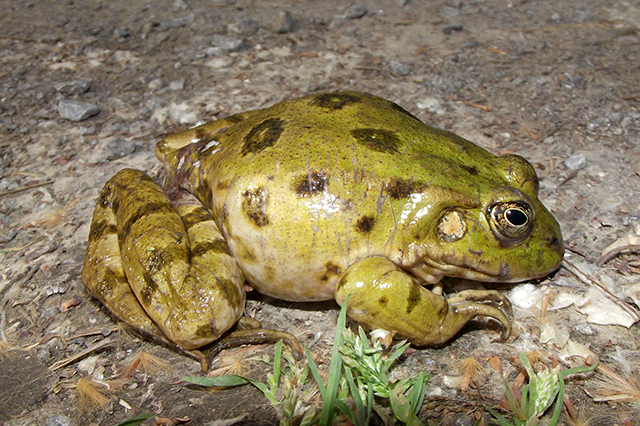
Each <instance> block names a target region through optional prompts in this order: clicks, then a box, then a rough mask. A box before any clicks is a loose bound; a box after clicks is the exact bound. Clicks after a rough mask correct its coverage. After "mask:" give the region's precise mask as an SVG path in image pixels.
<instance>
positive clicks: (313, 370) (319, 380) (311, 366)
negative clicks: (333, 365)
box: [304, 346, 327, 401]
mask: <svg viewBox="0 0 640 426" xmlns="http://www.w3.org/2000/svg"><path fill="white" fill-rule="evenodd" d="M304 352H305V355H306V356H307V365H308V366H309V370H310V371H311V375H312V376H313V378H314V379H315V381H316V384H317V385H318V389H319V390H320V396H321V397H322V400H323V401H324V399H325V393H326V392H327V388H326V387H325V386H324V383H322V377H320V372H319V371H318V366H317V365H316V363H315V361H314V360H313V357H312V356H311V352H310V351H309V348H308V347H307V346H305V347H304Z"/></svg>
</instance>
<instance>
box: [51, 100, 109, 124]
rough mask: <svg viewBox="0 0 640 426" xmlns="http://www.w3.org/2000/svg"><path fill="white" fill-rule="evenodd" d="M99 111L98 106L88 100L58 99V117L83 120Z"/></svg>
mask: <svg viewBox="0 0 640 426" xmlns="http://www.w3.org/2000/svg"><path fill="white" fill-rule="evenodd" d="M99 112H100V107H99V106H97V105H95V104H91V103H89V102H79V101H72V100H69V99H60V102H59V103H58V113H59V114H60V117H62V118H65V119H67V120H71V121H83V120H86V119H87V118H89V117H93V116H94V115H96V114H98V113H99Z"/></svg>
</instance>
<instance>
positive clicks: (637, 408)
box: [0, 0, 640, 426]
mask: <svg viewBox="0 0 640 426" xmlns="http://www.w3.org/2000/svg"><path fill="white" fill-rule="evenodd" d="M0 10H2V12H1V13H0V23H1V25H0V28H1V29H0V63H1V64H2V66H1V67H0V82H1V84H0V135H1V136H0V152H1V153H2V155H1V156H0V264H1V268H0V311H1V321H0V333H1V339H2V343H3V345H4V346H3V351H2V353H1V354H0V355H1V357H0V401H1V402H2V403H1V404H0V423H2V422H4V423H3V424H4V425H7V426H8V425H47V426H55V425H86V424H92V423H93V424H100V425H114V424H117V423H118V422H119V421H122V420H124V419H126V418H128V417H130V416H132V415H134V414H137V413H141V412H150V413H154V414H156V415H157V416H158V417H165V418H174V419H175V418H190V419H192V421H193V423H192V424H195V425H218V424H234V423H237V424H278V416H277V412H276V410H274V409H273V408H272V407H271V405H270V404H269V402H268V401H267V400H266V399H265V398H264V396H263V395H262V393H261V392H260V391H258V390H257V389H255V388H253V387H249V386H245V387H240V388H234V389H229V390H223V391H207V390H203V389H201V388H198V387H195V386H191V385H187V384H186V383H185V382H182V381H181V378H182V377H184V376H186V375H196V374H199V372H200V370H199V366H198V364H197V363H196V362H195V361H193V360H192V359H190V358H187V357H185V356H183V355H181V354H178V353H176V352H173V351H171V350H169V349H166V348H164V347H162V346H159V345H157V344H154V343H150V342H147V341H145V340H143V339H139V338H137V337H135V336H132V335H130V334H127V333H121V332H119V331H118V330H119V328H118V327H117V326H116V324H115V322H114V321H113V320H112V319H111V318H110V317H109V316H108V315H107V314H106V312H105V311H104V309H102V308H101V307H100V305H99V304H98V303H97V302H96V301H95V300H94V299H92V298H91V297H89V295H88V293H87V291H86V290H85V289H84V287H83V285H82V283H81V281H80V272H81V267H82V262H83V258H84V250H85V246H86V239H87V234H88V230H89V222H90V218H91V213H92V211H93V207H94V204H95V199H96V197H97V194H98V192H99V191H100V189H101V187H102V186H103V184H104V183H105V182H106V181H107V180H108V179H109V178H110V177H111V176H112V175H113V174H115V173H116V172H117V171H118V170H119V169H122V168H124V167H133V168H137V169H141V170H145V171H147V172H149V173H150V174H151V175H152V176H154V177H158V176H160V175H161V168H160V165H159V163H158V162H157V161H156V160H155V158H154V156H153V148H154V145H155V143H156V142H157V141H158V140H159V139H160V138H162V137H163V136H164V135H166V134H168V133H171V132H174V131H177V130H180V129H184V128H187V127H189V126H192V125H194V124H196V123H199V122H203V121H207V120H212V119H215V118H216V117H223V116H226V115H229V114H233V113H237V112H240V111H243V110H246V109H255V108H261V107H265V106H268V105H270V104H273V103H275V102H278V101H281V100H283V99H288V98H292V97H297V96H300V95H305V94H309V93H314V92H320V91H329V90H338V89H348V90H359V91H366V92H370V93H373V94H376V95H380V96H382V97H384V98H387V99H390V100H392V101H394V102H396V103H398V104H399V105H401V106H403V107H404V108H405V109H407V110H408V111H410V112H411V113H413V114H414V115H416V116H417V117H419V118H420V119H422V120H423V121H425V122H426V123H428V124H430V125H433V126H436V127H440V128H444V129H447V130H450V131H453V132H456V133H458V134H460V135H461V136H464V137H466V138H468V139H470V140H472V141H474V142H476V143H478V144H479V145H481V146H483V147H485V148H487V149H489V150H490V151H492V152H494V153H497V154H504V153H509V152H517V153H519V154H521V155H523V156H524V157H526V158H527V159H529V161H531V163H532V164H534V166H535V167H536V170H537V172H538V174H539V176H540V178H541V191H540V193H541V194H540V197H541V199H542V200H543V201H544V203H545V204H546V205H547V206H548V207H549V209H550V210H551V211H552V212H553V213H554V215H555V216H556V218H557V219H558V221H559V222H560V224H561V226H562V230H563V236H564V239H565V241H566V246H567V248H568V253H567V258H566V260H568V261H569V262H570V264H568V266H567V268H568V269H567V268H562V269H561V270H560V271H558V272H557V273H556V274H555V275H554V276H552V277H550V278H549V279H547V280H543V281H542V282H539V283H536V286H535V287H533V286H530V285H529V286H527V285H524V286H523V285H520V286H518V287H517V288H516V289H515V290H513V291H511V288H510V287H504V286H503V287H499V288H500V289H502V290H503V291H505V292H506V293H508V294H509V296H510V297H511V298H512V299H513V301H514V304H515V305H516V306H515V310H514V325H515V329H514V333H513V336H512V337H511V338H510V339H509V340H508V341H507V342H506V343H503V342H499V341H497V340H496V337H497V335H498V334H497V328H496V327H494V326H492V324H487V323H486V322H482V321H480V322H475V323H474V324H471V325H469V326H468V327H466V328H465V329H464V330H463V331H462V332H461V333H460V334H459V335H458V336H457V338H456V339H455V340H453V341H451V342H450V343H449V344H447V345H445V346H444V347H441V348H426V349H418V350H415V351H414V350H412V351H411V353H408V354H407V355H406V356H404V357H403V358H402V359H401V360H400V362H399V364H398V365H397V366H396V367H395V370H394V371H395V374H397V375H398V377H401V376H411V375H415V374H417V373H418V372H419V371H422V370H426V371H427V372H428V373H430V374H431V375H432V376H433V377H432V379H431V380H430V381H429V382H428V384H427V398H426V401H425V405H424V407H423V410H422V412H421V417H422V418H423V419H424V420H425V421H427V420H429V421H431V422H432V424H443V425H444V424H446V425H454V424H455V425H471V424H476V423H475V422H476V421H477V419H478V418H479V417H478V416H480V415H483V416H484V421H485V424H487V423H486V422H487V421H488V419H489V416H488V414H487V413H486V410H485V408H484V407H485V405H489V406H496V405H497V404H498V403H499V401H500V399H501V397H502V395H503V393H504V386H503V384H502V377H505V378H506V379H507V380H508V381H509V382H512V381H514V380H515V379H516V377H517V375H518V372H519V371H521V367H520V364H519V362H518V360H517V353H518V352H526V353H529V354H533V355H532V356H533V357H534V359H535V362H536V363H537V364H539V365H546V366H547V367H554V366H556V365H560V366H561V367H570V366H578V365H583V364H584V360H585V358H586V357H591V359H593V360H598V361H599V362H601V363H602V365H603V366H606V367H607V368H608V369H610V370H611V371H612V372H615V373H617V374H618V375H619V380H618V381H617V382H616V384H615V385H614V386H613V387H614V389H611V386H609V387H607V386H605V384H606V383H607V382H606V381H607V380H609V381H611V380H615V379H610V377H611V376H609V375H607V374H603V373H602V372H600V373H598V375H597V376H594V377H591V378H581V379H580V380H575V381H571V382H569V383H568V386H567V398H568V400H569V401H570V403H571V404H572V405H571V406H572V407H573V410H574V411H575V412H576V413H577V414H576V416H577V415H581V414H582V415H588V414H591V415H593V416H594V419H595V420H594V421H593V422H592V423H591V424H608V425H614V424H618V425H631V424H640V384H639V383H640V382H639V381H638V380H639V379H640V376H638V373H637V372H638V371H639V370H640V336H639V332H638V326H637V325H633V324H634V322H635V321H636V320H637V318H638V314H637V309H638V304H639V298H640V279H639V275H638V272H639V270H640V269H639V268H640V259H639V258H638V255H637V249H638V244H639V243H638V237H639V234H640V198H639V195H640V190H639V188H640V167H639V166H638V165H639V164H640V148H639V146H640V138H639V133H640V111H638V107H639V106H640V66H639V64H640V32H639V31H640V3H638V2H637V1H614V0H596V1H593V0H580V1H574V0H571V1H569V0H556V1H546V0H538V1H536V0H529V1H527V0H447V1H435V0H408V1H406V0H404V1H403V0H361V1H359V2H357V3H353V4H346V3H344V2H342V1H336V0H327V1H313V0H279V1H276V0H274V1H251V0H209V1H205V0H170V1H169V0H156V1H153V2H152V1H124V0H110V1H98V0H93V1H90V0H66V1H57V2H46V1H34V0H0ZM71 101H79V102H83V103H84V104H77V103H74V102H71ZM612 244H614V246H612ZM612 250H613V251H612ZM603 253H608V254H609V256H607V258H606V259H601V261H600V262H598V260H599V259H600V257H601V256H602V255H603ZM571 265H573V266H571ZM576 274H577V275H576ZM581 274H584V276H583V277H582V278H580V277H579V275H581ZM600 286H602V287H604V288H606V289H607V291H608V293H605V292H603V291H602V290H599V288H600ZM254 293H255V292H254ZM250 299H251V300H250V301H249V306H248V308H251V309H252V310H253V311H254V312H255V314H256V317H257V318H258V319H260V320H261V321H262V322H263V324H264V325H265V326H267V327H269V326H270V327H273V328H279V329H286V330H288V331H291V332H292V333H294V334H295V335H296V336H298V338H299V339H300V341H301V342H302V343H303V344H306V345H308V346H309V347H310V349H311V350H312V351H313V352H314V353H316V354H317V356H318V359H319V360H320V361H323V360H324V361H328V358H329V354H330V351H331V344H332V342H333V332H334V330H335V319H336V317H337V312H338V308H337V305H336V304H334V303H323V304H318V305H304V304H292V303H283V302H278V301H274V300H270V299H263V298H260V296H259V295H257V294H251V295H250ZM12 348H13V349H12ZM16 348H21V349H20V350H18V349H16ZM142 350H144V351H146V352H149V353H150V354H152V355H155V356H157V357H160V358H161V359H164V360H166V361H168V362H169V365H170V368H169V369H167V370H166V371H156V372H147V373H145V372H142V371H136V372H134V373H132V374H131V375H130V376H128V377H124V376H122V372H123V370H124V368H125V365H126V364H127V363H129V362H131V360H132V359H133V358H134V356H135V355H136V354H138V353H139V352H140V351H142ZM269 354H273V346H271V345H267V346H264V347H258V348H256V347H252V348H248V349H244V348H243V349H241V350H240V351H235V352H231V354H226V355H223V357H221V359H220V360H218V363H220V364H223V363H225V361H224V359H225V358H226V359H227V361H226V362H229V363H232V364H237V365H236V367H238V368H239V371H240V373H241V374H245V375H249V376H252V377H255V378H258V379H264V377H265V374H266V371H269V370H270V368H271V367H270V366H269V365H267V364H265V363H264V362H262V361H260V360H259V359H258V358H259V357H262V356H266V355H269ZM469 357H471V358H474V359H476V360H477V361H478V362H479V363H480V365H482V366H483V367H484V373H482V374H480V375H479V376H478V377H477V378H476V380H475V381H474V382H473V383H471V386H470V388H469V389H468V390H466V391H463V390H462V389H461V376H463V372H462V371H461V370H460V364H459V362H460V360H463V359H466V358H469ZM496 360H499V361H500V366H501V369H498V368H497V367H496ZM490 361H491V362H490ZM325 365H326V364H325ZM236 371H238V370H236ZM83 377H89V378H91V379H93V380H94V381H98V382H103V383H108V384H109V386H110V389H109V391H108V392H107V393H105V395H106V400H105V401H103V402H105V403H104V405H103V406H102V407H97V406H94V405H91V404H90V403H85V404H83V403H82V401H81V400H80V398H78V396H77V394H76V392H77V389H76V388H77V386H76V384H77V383H78V380H80V379H81V378H83ZM607 377H609V379H608V378H607ZM100 386H101V385H100ZM625 386H627V387H625ZM100 389H103V390H106V388H104V387H101V388H100ZM634 392H635V393H634ZM621 393H622V394H623V396H624V398H623V397H622V396H620V394H621ZM616 395H618V396H617V397H616ZM612 398H613V399H615V398H617V399H615V400H612ZM306 403H307V404H308V405H313V404H314V403H317V400H313V399H312V400H309V401H306ZM225 419H227V420H229V421H228V422H224V423H223V422H221V421H222V420H225ZM234 419H235V420H234ZM546 419H547V420H543V422H544V421H548V416H547V418H546ZM563 421H564V424H572V423H570V419H569V417H565V420H563ZM152 423H153V420H148V421H147V422H146V423H145V424H152ZM574 424H575V423H574ZM581 424H584V423H581Z"/></svg>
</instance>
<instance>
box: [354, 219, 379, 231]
mask: <svg viewBox="0 0 640 426" xmlns="http://www.w3.org/2000/svg"><path fill="white" fill-rule="evenodd" d="M375 221H376V219H375V218H374V217H373V216H372V215H364V216H362V217H361V218H360V219H358V222H357V223H356V229H357V230H358V232H360V233H361V234H368V233H369V232H371V229H372V228H373V224H374V223H375Z"/></svg>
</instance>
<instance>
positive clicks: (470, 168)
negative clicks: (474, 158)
mask: <svg viewBox="0 0 640 426" xmlns="http://www.w3.org/2000/svg"><path fill="white" fill-rule="evenodd" d="M462 167H463V168H464V169H465V170H466V171H467V172H469V174H471V175H473V176H476V175H477V174H478V169H476V167H475V166H472V167H469V166H462Z"/></svg>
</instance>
